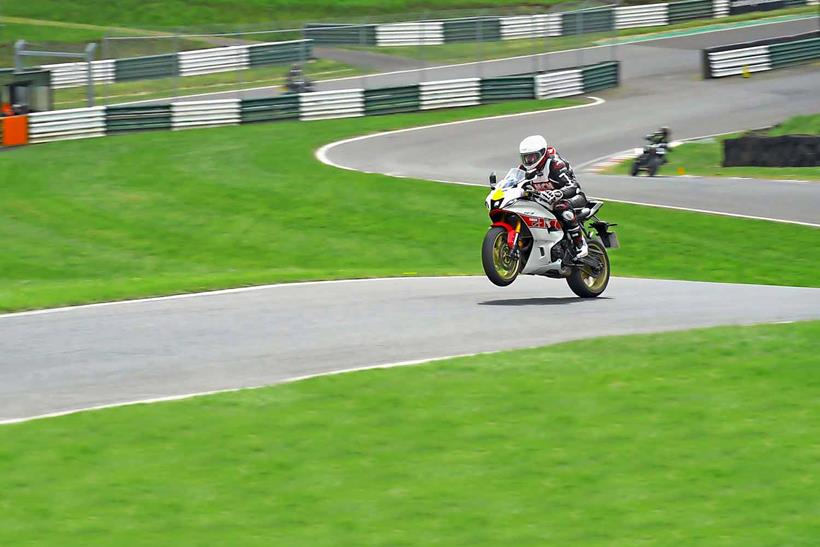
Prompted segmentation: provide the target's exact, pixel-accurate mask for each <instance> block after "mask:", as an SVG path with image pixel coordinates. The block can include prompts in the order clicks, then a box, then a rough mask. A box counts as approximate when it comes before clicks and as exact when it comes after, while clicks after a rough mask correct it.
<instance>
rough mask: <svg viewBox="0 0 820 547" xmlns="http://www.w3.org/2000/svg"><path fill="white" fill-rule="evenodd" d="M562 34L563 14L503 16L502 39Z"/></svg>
mask: <svg viewBox="0 0 820 547" xmlns="http://www.w3.org/2000/svg"><path fill="white" fill-rule="evenodd" d="M548 36H561V14H560V13H544V14H541V15H519V16H516V17H502V18H501V39H502V40H517V39H519V38H546V37H548Z"/></svg>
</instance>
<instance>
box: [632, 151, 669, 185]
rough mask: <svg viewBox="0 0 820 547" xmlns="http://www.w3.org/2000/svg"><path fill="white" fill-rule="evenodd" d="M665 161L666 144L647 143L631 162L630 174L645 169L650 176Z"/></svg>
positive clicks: (653, 174) (634, 174)
mask: <svg viewBox="0 0 820 547" xmlns="http://www.w3.org/2000/svg"><path fill="white" fill-rule="evenodd" d="M664 163H666V144H664V143H658V144H648V145H646V146H644V147H643V152H642V153H641V155H640V156H638V157H637V158H635V161H633V162H632V169H631V170H630V174H631V175H632V176H633V177H635V176H637V175H638V173H639V172H640V171H646V173H647V174H648V175H649V176H650V177H654V176H655V174H656V173H657V172H658V169H660V168H661V165H663V164H664Z"/></svg>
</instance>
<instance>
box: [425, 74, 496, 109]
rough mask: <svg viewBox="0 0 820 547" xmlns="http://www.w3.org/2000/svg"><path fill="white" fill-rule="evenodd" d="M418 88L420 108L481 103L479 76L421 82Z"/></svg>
mask: <svg viewBox="0 0 820 547" xmlns="http://www.w3.org/2000/svg"><path fill="white" fill-rule="evenodd" d="M419 89H420V90H421V95H420V97H421V109H422V110H433V109H436V108H453V107H456V106H475V105H478V104H481V79H480V78H462V79H458V80H441V81H438V82H422V83H421V84H419Z"/></svg>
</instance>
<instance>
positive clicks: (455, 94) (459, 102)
mask: <svg viewBox="0 0 820 547" xmlns="http://www.w3.org/2000/svg"><path fill="white" fill-rule="evenodd" d="M618 71H619V65H618V63H617V62H615V61H612V62H605V63H599V64H596V65H590V66H585V67H580V68H576V69H570V70H559V71H556V72H550V73H546V74H538V75H535V76H532V75H518V76H507V77H501V78H487V79H484V80H481V79H479V78H466V79H461V80H446V81H440V82H424V83H422V84H419V85H413V86H405V87H394V88H386V89H368V90H366V91H364V90H361V89H346V90H340V91H323V92H314V93H303V94H300V95H296V94H285V95H280V96H278V97H269V98H265V99H245V100H239V99H226V100H210V101H181V102H174V103H172V104H170V105H159V106H153V105H152V106H148V105H117V106H109V107H96V108H80V109H75V110H57V111H52V112H42V113H35V114H32V115H31V116H30V123H29V125H30V135H31V142H34V143H39V142H48V141H55V140H63V139H77V138H84V137H102V136H104V135H106V134H119V133H126V132H131V131H144V130H149V129H168V128H171V129H186V128H198V127H213V126H221V125H234V124H239V123H253V122H263V121H276V120H289V119H291V120H292V119H297V118H299V119H302V120H322V119H330V118H346V117H352V116H363V115H379V114H393V113H397V112H414V111H417V110H431V109H436V108H448V107H457V106H472V105H478V104H484V103H492V102H496V101H502V100H512V99H529V98H533V97H537V98H539V99H546V98H550V97H568V96H571V95H579V94H582V93H586V92H590V91H597V90H600V89H605V88H609V87H614V86H617V85H618Z"/></svg>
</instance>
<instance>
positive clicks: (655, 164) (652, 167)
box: [647, 157, 662, 177]
mask: <svg viewBox="0 0 820 547" xmlns="http://www.w3.org/2000/svg"><path fill="white" fill-rule="evenodd" d="M661 163H662V160H661V159H660V158H657V157H655V158H652V159H651V160H649V168H648V169H647V171H648V172H649V176H650V177H654V176H655V174H656V173H657V172H658V169H660V168H661Z"/></svg>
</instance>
